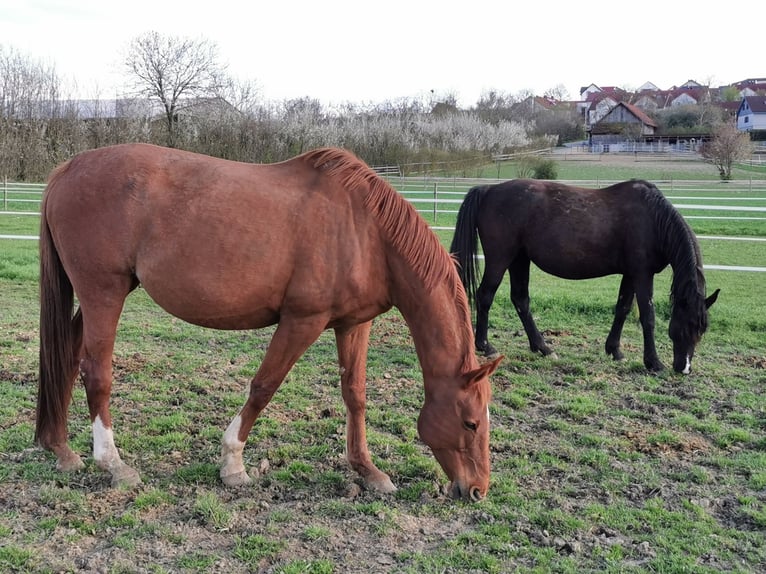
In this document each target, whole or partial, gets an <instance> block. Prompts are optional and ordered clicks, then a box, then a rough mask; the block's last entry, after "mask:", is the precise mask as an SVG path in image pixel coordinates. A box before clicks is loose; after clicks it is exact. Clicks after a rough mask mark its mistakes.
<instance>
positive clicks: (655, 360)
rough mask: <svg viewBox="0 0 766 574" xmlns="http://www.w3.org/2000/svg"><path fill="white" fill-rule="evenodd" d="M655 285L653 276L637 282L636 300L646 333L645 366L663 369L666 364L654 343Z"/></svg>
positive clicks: (652, 369)
mask: <svg viewBox="0 0 766 574" xmlns="http://www.w3.org/2000/svg"><path fill="white" fill-rule="evenodd" d="M653 295H654V286H653V284H652V277H651V276H650V277H649V280H648V281H640V282H636V301H637V303H638V313H639V319H640V320H641V328H642V329H643V333H644V366H645V367H646V368H647V369H649V370H650V371H661V370H663V369H664V368H665V366H664V365H663V364H662V362H661V361H660V359H659V357H658V356H657V348H656V347H655V345H654V301H653V299H652V298H653Z"/></svg>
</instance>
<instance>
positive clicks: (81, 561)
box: [0, 162, 766, 573]
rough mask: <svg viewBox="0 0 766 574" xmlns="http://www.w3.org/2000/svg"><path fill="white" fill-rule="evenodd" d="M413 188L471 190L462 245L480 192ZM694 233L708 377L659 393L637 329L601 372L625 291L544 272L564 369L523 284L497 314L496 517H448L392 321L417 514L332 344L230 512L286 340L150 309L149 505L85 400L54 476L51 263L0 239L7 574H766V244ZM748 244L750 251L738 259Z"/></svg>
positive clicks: (386, 334)
mask: <svg viewBox="0 0 766 574" xmlns="http://www.w3.org/2000/svg"><path fill="white" fill-rule="evenodd" d="M562 163H563V162H562ZM613 167H614V169H622V170H629V171H631V175H629V176H627V177H645V178H647V179H660V175H662V176H663V177H662V179H668V177H667V176H668V174H669V173H671V172H673V170H674V169H676V166H673V165H665V164H663V165H660V166H652V165H651V164H644V163H638V164H630V165H628V166H627V167H626V166H622V167H617V166H616V165H615V166H613ZM578 169H582V168H581V167H579V166H578ZM592 169H593V170H594V171H593V172H590V173H589V174H586V175H584V177H583V179H585V180H589V181H592V180H595V179H596V176H595V175H592V174H594V173H599V174H602V175H601V177H602V178H603V179H613V177H612V174H611V173H607V172H606V168H605V166H604V165H598V166H592ZM684 169H686V168H684ZM689 169H691V168H689ZM620 173H622V172H620ZM673 173H675V172H673ZM560 175H562V177H567V178H569V177H571V176H569V175H565V174H560ZM508 177H513V175H512V174H508ZM620 177H622V176H620ZM677 177H678V178H680V177H681V176H677ZM698 177H699V176H698ZM695 179H696V178H695ZM682 181H684V180H683V179H676V177H674V178H673V188H672V192H671V191H669V189H668V187H669V186H667V185H664V184H663V183H660V182H658V186H659V187H660V189H662V190H663V191H664V192H665V193H666V195H668V196H671V195H678V197H683V198H693V199H678V200H675V199H674V200H673V202H674V203H687V204H692V205H709V204H713V203H715V204H720V205H733V204H735V205H743V206H752V207H758V206H761V207H764V206H766V199H764V198H766V192H764V185H763V184H761V185H760V191H758V190H757V189H752V190H751V189H748V188H747V187H746V186H744V185H742V186H732V187H731V188H726V189H723V190H722V189H721V187H723V186H722V185H721V184H718V183H717V182H715V181H711V182H710V185H709V187H710V188H712V189H700V188H701V187H703V186H701V185H700V184H698V183H696V182H695V184H693V185H692V184H688V185H685V186H684V185H682V183H681V182H682ZM395 183H396V184H397V185H400V186H401V188H402V189H404V190H405V191H411V190H412V189H415V190H416V191H418V193H422V192H423V191H425V192H428V193H432V191H433V189H434V185H436V186H437V192H438V190H439V189H441V190H447V191H450V188H451V191H453V192H454V193H455V194H456V195H454V196H452V195H444V196H443V197H444V198H445V199H448V200H449V201H443V202H437V208H436V211H434V210H433V205H431V204H424V205H423V210H424V213H423V215H424V217H425V218H426V220H427V221H429V222H430V223H432V224H433V225H434V226H435V227H436V228H437V233H438V234H439V236H440V238H441V239H442V242H443V244H444V245H445V246H446V245H449V240H450V239H451V231H450V225H451V224H453V223H454V215H452V214H450V213H449V212H450V211H456V210H457V207H458V205H457V204H455V203H451V201H452V199H455V200H458V203H459V197H460V192H461V190H462V192H463V193H464V191H465V190H466V189H467V187H468V186H470V185H471V184H472V183H473V182H472V181H464V180H458V179H453V180H451V181H438V182H435V181H432V180H428V181H425V180H422V181H421V182H420V185H422V189H417V188H416V185H415V184H414V183H413V182H412V181H410V182H404V181H402V182H395ZM755 187H757V186H755ZM727 194H728V195H727ZM412 197H413V198H417V197H421V198H422V197H423V196H422V195H418V194H413V196H412ZM439 197H441V196H439ZM715 197H728V198H729V199H730V200H732V201H728V202H725V201H723V200H715V199H712V198H715ZM9 210H10V209H9ZM6 211H7V210H6ZM682 213H683V214H684V215H689V216H695V215H697V216H700V217H705V218H707V217H724V215H726V216H730V215H736V216H741V217H757V216H759V212H757V211H756V212H747V211H744V212H737V213H734V212H728V211H722V212H714V211H710V210H707V209H689V210H687V211H682ZM760 217H766V215H765V214H763V213H760ZM690 222H691V224H692V227H693V228H694V229H695V232H696V233H697V234H698V235H703V236H711V238H710V239H701V240H700V245H701V248H702V253H703V257H704V261H705V264H706V265H709V266H711V268H710V269H708V270H707V271H706V279H707V285H708V291H709V292H712V290H713V289H715V288H719V287H720V288H721V289H722V292H721V296H720V298H719V300H718V302H717V303H716V304H715V305H714V306H713V307H712V308H711V310H710V328H709V331H708V333H707V334H706V336H705V337H704V339H703V340H702V342H701V344H700V345H699V347H698V349H697V355H696V357H695V361H694V366H693V371H692V374H691V375H689V376H686V377H684V376H681V375H676V374H674V373H672V372H670V371H669V370H668V371H664V372H662V373H659V374H650V373H647V372H646V370H645V369H644V368H643V365H642V361H641V348H642V344H641V334H640V328H639V325H638V318H637V315H636V313H635V311H634V312H633V313H632V315H631V317H630V318H629V320H628V323H627V324H626V326H625V330H624V335H623V347H624V351H625V355H626V360H625V361H623V362H614V361H612V360H611V359H609V358H608V357H607V356H606V355H605V354H604V351H603V345H604V339H605V337H606V334H607V333H608V330H609V325H610V323H611V317H612V310H613V307H614V304H615V300H616V296H617V287H618V285H619V277H607V278H603V279H595V280H589V281H580V282H572V281H564V280H560V279H556V278H553V277H550V276H548V275H545V274H544V273H542V272H540V271H538V270H537V269H534V268H533V271H532V278H531V280H530V295H531V305H532V312H533V314H534V316H535V318H536V320H537V323H538V325H539V326H540V328H541V330H543V334H544V335H545V337H546V339H547V340H549V341H550V342H551V344H552V346H553V348H554V350H555V351H556V353H557V354H558V357H559V358H558V359H551V358H544V357H541V356H537V355H532V354H531V353H530V352H529V350H528V346H527V341H526V336H525V335H524V333H523V330H522V328H521V325H520V323H519V321H518V319H517V317H516V313H515V311H514V310H513V308H512V306H511V304H510V301H509V294H508V289H507V282H506V285H504V287H502V288H501V290H500V291H498V294H497V298H496V301H495V304H494V306H493V311H492V313H491V316H490V335H491V337H492V339H491V340H492V343H493V344H494V345H495V346H496V347H497V348H498V349H499V350H500V351H501V352H502V353H504V354H505V360H504V361H503V363H501V365H500V367H499V369H498V371H497V372H496V373H495V375H494V376H493V377H492V385H493V392H494V397H493V402H492V405H491V408H490V414H491V423H492V430H491V452H492V465H493V467H492V470H493V474H492V484H491V486H490V491H489V496H488V498H487V499H486V500H484V501H483V502H481V503H479V504H475V505H471V504H465V503H459V502H454V501H452V500H450V499H448V498H447V497H446V496H445V494H444V492H443V485H444V483H446V477H445V476H444V474H443V473H442V471H441V469H440V468H439V466H438V464H437V463H436V461H435V460H434V458H433V456H432V455H431V453H430V452H429V451H428V450H427V448H426V447H425V446H424V445H423V444H422V443H421V442H420V441H419V440H418V437H417V430H416V418H417V415H418V411H419V408H420V406H421V404H422V401H423V385H422V377H421V374H420V369H419V366H418V362H417V358H416V356H415V351H414V347H413V344H412V340H411V337H410V335H409V332H408V330H407V328H406V325H405V324H404V321H403V320H402V318H401V316H400V315H399V314H398V313H397V312H396V311H395V310H394V311H391V312H389V313H387V314H386V315H384V316H382V317H379V318H378V319H377V320H376V321H375V324H374V327H373V332H372V338H371V344H370V355H369V361H368V411H367V419H368V439H369V443H370V449H371V451H372V454H373V458H374V460H375V462H376V464H377V465H378V466H379V468H381V470H384V471H385V472H387V473H389V474H390V475H391V478H392V480H393V482H394V484H396V485H397V486H398V488H399V490H398V491H397V492H396V493H395V494H393V495H380V494H376V493H374V492H369V491H366V490H364V489H361V488H360V487H359V485H358V484H357V482H356V475H355V473H354V472H353V471H351V470H350V469H349V468H348V467H347V465H346V463H345V459H344V452H343V451H344V447H345V436H344V433H345V430H344V429H345V409H344V406H343V402H342V399H341V396H340V389H339V381H338V368H337V357H336V355H335V344H334V337H333V335H332V332H326V333H325V334H323V335H322V337H321V338H320V339H319V341H317V343H315V344H314V345H313V346H312V347H311V348H310V349H309V350H308V352H307V353H306V354H305V355H304V356H303V357H302V358H301V359H300V361H299V362H298V363H297V364H296V366H295V367H294V368H293V370H292V372H291V373H290V374H289V375H288V378H287V379H286V381H285V383H284V384H283V385H282V387H280V389H279V390H278V391H277V394H276V395H275V397H274V399H273V400H272V402H271V403H270V405H269V406H268V407H267V408H266V410H265V411H264V412H263V414H262V416H261V417H260V418H259V419H258V420H257V421H256V424H255V426H254V428H253V431H252V433H251V435H250V438H249V440H248V443H247V446H246V448H245V461H246V465H247V466H248V468H251V469H253V470H252V471H251V474H252V475H253V476H254V477H255V476H257V478H256V480H255V481H254V484H253V485H250V486H244V487H239V488H236V489H226V488H224V487H223V486H222V484H221V483H220V479H219V477H218V457H219V455H220V440H221V435H222V433H223V431H224V430H225V429H226V426H227V425H228V423H229V421H230V419H231V417H232V416H233V415H234V414H236V412H237V410H238V409H239V408H240V407H241V405H242V402H243V400H244V398H245V396H246V392H247V386H248V384H249V380H250V378H251V377H252V376H253V374H254V372H255V369H256V368H257V366H258V364H259V361H260V359H261V357H262V356H263V354H264V351H265V348H266V346H267V344H268V342H269V339H270V335H271V333H272V332H273V329H271V328H269V329H265V330H262V331H257V332H242V331H232V332H224V331H214V330H206V329H202V328H197V327H194V326H191V325H188V324H186V323H183V322H181V321H179V320H177V319H174V318H172V317H171V316H169V315H167V314H166V313H165V312H164V311H161V310H160V309H159V308H158V307H157V306H156V305H154V304H153V303H152V302H151V301H150V300H149V299H148V297H147V296H146V295H145V293H144V292H143V291H142V290H138V291H137V292H136V293H134V294H132V295H131V296H130V297H129V299H128V302H127V304H126V307H125V311H124V313H123V316H122V319H121V323H120V328H119V333H118V340H117V347H116V351H115V360H114V372H115V386H114V391H113V401H112V405H113V406H112V411H113V415H114V418H115V431H116V436H115V441H116V443H117V446H118V448H120V449H121V451H122V454H123V457H124V458H125V459H126V462H128V463H129V464H131V465H132V466H134V467H135V468H137V469H138V470H139V471H140V472H141V475H142V478H143V483H142V484H141V485H140V486H138V487H136V488H134V489H130V490H119V489H118V490H114V489H111V488H110V486H109V483H110V478H109V476H108V474H106V473H103V472H101V471H100V470H98V469H97V468H95V465H94V464H93V462H92V458H91V457H90V451H91V432H90V424H89V422H88V415H87V407H86V404H85V398H84V392H83V391H82V389H81V387H80V386H78V387H77V389H76V392H75V398H74V402H73V405H72V409H71V413H70V436H71V444H72V446H73V448H74V449H75V450H77V451H78V452H79V453H80V454H82V455H85V457H86V459H85V460H86V470H85V472H81V473H78V474H73V475H67V474H62V473H59V472H57V471H56V470H55V469H54V463H55V459H54V457H53V456H52V455H51V454H49V453H46V452H43V451H42V450H40V449H38V448H36V447H34V445H33V444H32V437H33V432H34V409H35V399H36V384H37V382H36V381H37V352H38V339H37V323H38V317H37V313H38V303H37V284H36V281H37V243H36V242H35V241H33V240H18V239H0V293H1V295H0V569H2V570H4V571H12V572H81V571H82V572H97V571H99V572H109V573H119V572H261V571H263V572H284V573H297V572H311V573H330V572H360V573H361V572H365V573H366V572H411V573H414V572H468V571H472V572H509V571H518V572H541V573H542V572H571V573H576V572H577V573H579V572H595V571H598V572H614V573H617V572H621V573H622V572H634V573H639V572H703V573H705V572H707V573H713V572H721V571H729V572H743V573H744V572H757V571H763V570H764V569H766V537H765V536H764V535H765V534H766V400H765V399H764V398H763V397H764V390H766V389H765V387H766V305H764V304H763V301H764V300H766V273H764V272H759V271H751V272H743V271H734V270H732V269H729V267H732V266H748V267H760V268H764V267H766V242H764V241H763V239H766V221H764V220H758V219H731V218H726V219H690ZM36 227H37V218H36V217H33V216H22V215H2V216H0V235H36V233H37V229H36ZM732 236H735V237H743V236H744V237H747V238H748V239H749V240H747V241H745V240H737V241H735V240H732V239H726V238H725V237H732ZM712 237H715V238H712ZM718 267H721V268H718ZM669 285H670V272H669V270H666V271H665V272H663V273H662V274H660V275H659V276H657V278H656V280H655V303H656V309H657V347H658V352H659V355H660V358H661V359H662V360H663V361H664V362H665V364H666V365H668V364H669V361H670V357H671V355H672V353H671V347H670V341H669V339H668V337H667V321H668V314H669V303H668V300H667V294H668V293H669Z"/></svg>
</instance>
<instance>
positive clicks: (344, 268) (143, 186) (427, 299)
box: [35, 144, 499, 500]
mask: <svg viewBox="0 0 766 574" xmlns="http://www.w3.org/2000/svg"><path fill="white" fill-rule="evenodd" d="M40 265H41V268H40V290H41V295H40V304H41V311H40V343H41V344H40V387H39V395H38V404H37V427H36V433H35V434H36V440H37V441H38V442H39V444H41V445H42V446H43V447H44V448H46V449H49V450H51V451H53V452H54V453H55V455H56V457H57V459H58V467H59V468H60V469H63V470H75V469H78V468H80V467H82V461H81V460H80V457H79V456H78V455H77V454H75V453H74V452H73V451H72V450H71V449H70V447H69V446H68V444H67V413H68V408H69V403H70V402H71V397H72V388H73V385H74V382H75V379H76V378H77V375H78V373H80V374H81V375H82V379H83V382H84V384H85V390H86V395H87V400H88V407H89V411H90V419H91V422H92V426H93V456H94V459H95V461H96V463H97V465H98V466H99V467H101V468H102V469H105V470H108V471H109V472H110V473H111V475H112V483H113V484H114V485H122V484H124V485H131V484H135V483H137V482H138V481H139V477H138V473H137V472H136V471H135V470H134V469H132V468H130V467H128V466H127V465H126V464H125V463H123V462H122V460H121V458H120V455H119V454H118V451H117V448H116V447H115V444H114V438H113V431H112V418H111V415H110V411H109V397H110V392H111V387H112V352H113V348H114V343H115V333H116V329H117V322H118V319H119V317H120V314H121V312H122V308H123V303H124V301H125V298H126V297H127V295H128V294H129V293H130V292H131V291H132V290H134V289H135V288H136V287H138V286H139V285H142V286H143V288H144V289H145V290H146V292H147V293H148V294H149V296H150V297H152V299H153V300H154V301H156V302H157V303H158V304H159V305H160V306H161V307H162V308H163V309H165V310H166V311H168V312H169V313H172V314H173V315H175V316H177V317H180V318H181V319H184V320H185V321H188V322H190V323H194V324H196V325H202V326H205V327H212V328H216V329H254V328H259V327H264V326H266V325H273V324H278V327H277V328H276V331H275V333H274V335H273V338H272V340H271V343H270V345H269V348H268V350H267V352H266V355H265V357H264V359H263V363H262V364H261V366H260V368H259V369H258V371H257V373H256V375H255V377H254V378H253V380H252V382H251V384H250V394H249V397H248V399H247V401H246V402H245V405H244V407H243V408H242V410H241V411H240V412H239V414H238V415H237V416H236V417H234V419H233V420H232V422H231V424H230V425H229V427H228V429H227V430H226V432H225V433H224V436H223V447H222V468H221V478H222V479H223V482H224V483H225V484H227V485H240V484H245V483H248V482H250V478H249V476H248V475H247V473H246V471H245V467H244V465H243V459H242V452H243V449H244V446H245V441H246V439H247V436H248V434H249V433H250V430H251V428H252V426H253V423H254V422H255V419H256V417H258V415H259V413H260V412H261V411H262V410H263V408H264V407H265V406H266V405H267V404H268V402H269V401H270V399H271V397H272V395H273V394H274V392H275V391H276V390H277V388H278V387H279V385H280V384H281V383H282V381H283V379H284V378H285V375H286V374H287V373H288V371H289V370H290V368H291V367H292V366H293V364H294V363H295V362H296V361H297V360H298V358H299V357H300V356H301V355H302V354H303V353H304V351H305V350H306V349H307V348H308V347H309V345H311V344H312V343H313V342H314V341H315V340H316V339H317V338H318V337H319V335H320V334H321V333H322V331H323V330H325V329H327V328H332V329H334V330H335V337H336V342H337V347H338V358H339V361H340V373H341V375H340V376H341V389H342V395H343V399H344V401H345V404H346V407H347V456H348V460H349V463H350V465H351V466H352V467H353V468H354V469H355V470H356V471H357V472H358V473H359V474H360V475H361V476H362V478H363V479H364V481H365V482H366V484H367V485H368V486H369V487H371V488H374V489H377V490H379V491H382V492H390V491H393V490H395V487H394V485H393V484H392V483H391V480H390V479H389V477H388V476H387V475H386V474H385V473H383V472H381V471H380V470H379V469H378V468H376V467H375V465H374V464H373V462H372V460H371V458H370V453H369V451H368V448H367V440H366V433H365V422H364V421H365V376H366V373H365V371H366V361H367V346H368V341H369V335H370V326H371V324H372V319H373V318H374V317H376V316H377V315H379V314H381V313H383V312H385V311H387V310H388V309H390V308H391V307H392V306H395V307H397V308H398V309H399V310H400V311H401V313H402V315H403V317H404V318H405V320H406V321H407V324H408V326H409V328H410V330H411V333H412V336H413V339H414V343H415V350H416V352H417V355H418V359H419V360H420V364H421V367H422V370H423V380H424V384H425V402H424V404H423V407H422V410H421V412H420V417H419V419H418V429H419V433H420V438H421V439H422V440H423V441H424V442H425V443H426V444H427V445H428V446H429V447H430V448H431V449H432V451H433V453H434V455H435V457H436V459H437V460H438V462H439V463H440V464H441V466H442V468H443V469H444V471H445V472H446V474H447V476H448V478H449V480H450V481H451V488H450V492H451V494H452V495H453V496H455V497H463V498H469V499H472V500H478V499H480V498H482V497H483V496H485V494H486V492H487V488H488V486H489V474H490V468H489V444H488V442H489V417H488V408H487V407H488V402H489V399H490V385H489V381H488V376H489V375H490V374H491V373H492V372H493V371H494V369H495V368H496V367H497V363H498V362H499V361H494V362H491V363H487V364H485V365H483V366H480V365H479V363H478V360H477V358H476V356H475V353H474V340H473V332H472V329H471V317H470V309H469V307H468V301H467V298H466V296H465V291H464V289H463V286H462V285H461V283H460V279H459V278H458V275H457V273H456V271H455V267H454V263H453V261H452V259H451V258H450V256H449V254H448V253H447V251H446V250H445V249H444V248H443V247H442V246H441V245H440V243H439V241H438V239H437V237H436V236H435V235H434V234H433V233H432V232H431V231H430V230H429V228H428V225H427V224H426V223H425V221H424V220H423V219H422V218H421V217H420V216H419V215H418V214H417V213H416V212H415V210H414V209H413V208H412V207H411V206H410V205H409V204H408V203H407V202H406V201H405V200H403V199H402V198H401V197H400V196H399V195H398V194H397V193H396V191H395V190H394V189H393V188H392V187H391V186H390V185H389V184H388V183H386V181H385V180H383V179H382V178H380V177H378V176H377V175H376V174H375V173H374V172H373V171H372V170H371V169H370V168H369V167H367V166H366V165H365V164H364V163H363V162H362V161H360V160H359V159H357V158H356V157H354V156H353V155H352V154H350V153H348V152H346V151H343V150H339V149H320V150H316V151H312V152H309V153H307V154H304V155H302V156H300V157H297V158H294V159H292V160H289V161H285V162H282V163H278V164H273V165H251V164H244V163H235V162H230V161H224V160H220V159H214V158H210V157H206V156H202V155H197V154H193V153H187V152H183V151H178V150H172V149H165V148H160V147H154V146H149V145H142V144H135V145H120V146H113V147H107V148H102V149H97V150H93V151H88V152H85V153H82V154H80V155H78V156H76V157H74V158H73V159H72V160H71V161H69V162H68V163H66V164H64V165H63V166H60V167H59V168H57V169H56V170H55V172H54V173H53V174H52V176H51V178H50V181H49V183H48V187H47V191H46V194H45V198H44V200H43V205H42V223H41V230H40ZM75 295H76V296H77V299H78V301H79V308H78V309H77V310H75V307H74V296H75Z"/></svg>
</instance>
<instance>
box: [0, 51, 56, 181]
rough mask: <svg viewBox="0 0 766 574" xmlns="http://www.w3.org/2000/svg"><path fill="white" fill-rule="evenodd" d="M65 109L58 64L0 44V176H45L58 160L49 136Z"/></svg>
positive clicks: (15, 177)
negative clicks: (50, 63) (63, 108)
mask: <svg viewBox="0 0 766 574" xmlns="http://www.w3.org/2000/svg"><path fill="white" fill-rule="evenodd" d="M63 113H64V112H63V110H62V108H61V102H60V81H59V78H58V75H57V73H56V70H55V67H54V66H52V65H49V64H45V63H42V62H38V61H35V60H33V59H32V58H30V57H29V56H27V55H25V54H22V53H20V52H18V51H16V50H14V49H13V48H11V47H5V46H3V45H0V176H6V177H10V178H12V179H19V180H31V181H34V180H42V179H43V178H44V177H45V175H46V174H47V173H48V171H49V170H50V168H51V167H52V166H53V165H55V163H56V162H57V161H58V160H59V157H58V156H57V151H58V150H57V149H55V147H56V146H55V145H51V143H52V141H55V138H53V140H51V139H49V138H48V136H49V135H51V133H53V132H54V131H55V132H56V133H57V135H59V134H60V129H58V128H60V124H59V125H58V126H55V127H56V129H55V130H52V127H53V125H52V124H53V122H52V121H51V120H52V119H55V118H60V117H61V116H62V115H63Z"/></svg>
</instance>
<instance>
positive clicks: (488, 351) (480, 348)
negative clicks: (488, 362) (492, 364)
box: [476, 341, 500, 359]
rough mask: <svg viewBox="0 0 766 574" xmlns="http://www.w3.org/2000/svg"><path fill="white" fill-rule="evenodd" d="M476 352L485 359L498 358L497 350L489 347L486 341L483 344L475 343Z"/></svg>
mask: <svg viewBox="0 0 766 574" xmlns="http://www.w3.org/2000/svg"><path fill="white" fill-rule="evenodd" d="M476 351H477V352H478V353H480V354H482V355H484V356H485V357H486V358H487V359H497V358H498V357H499V356H500V353H499V352H498V350H497V349H495V348H494V347H493V346H492V345H490V344H489V342H487V341H484V342H483V343H477V344H476Z"/></svg>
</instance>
